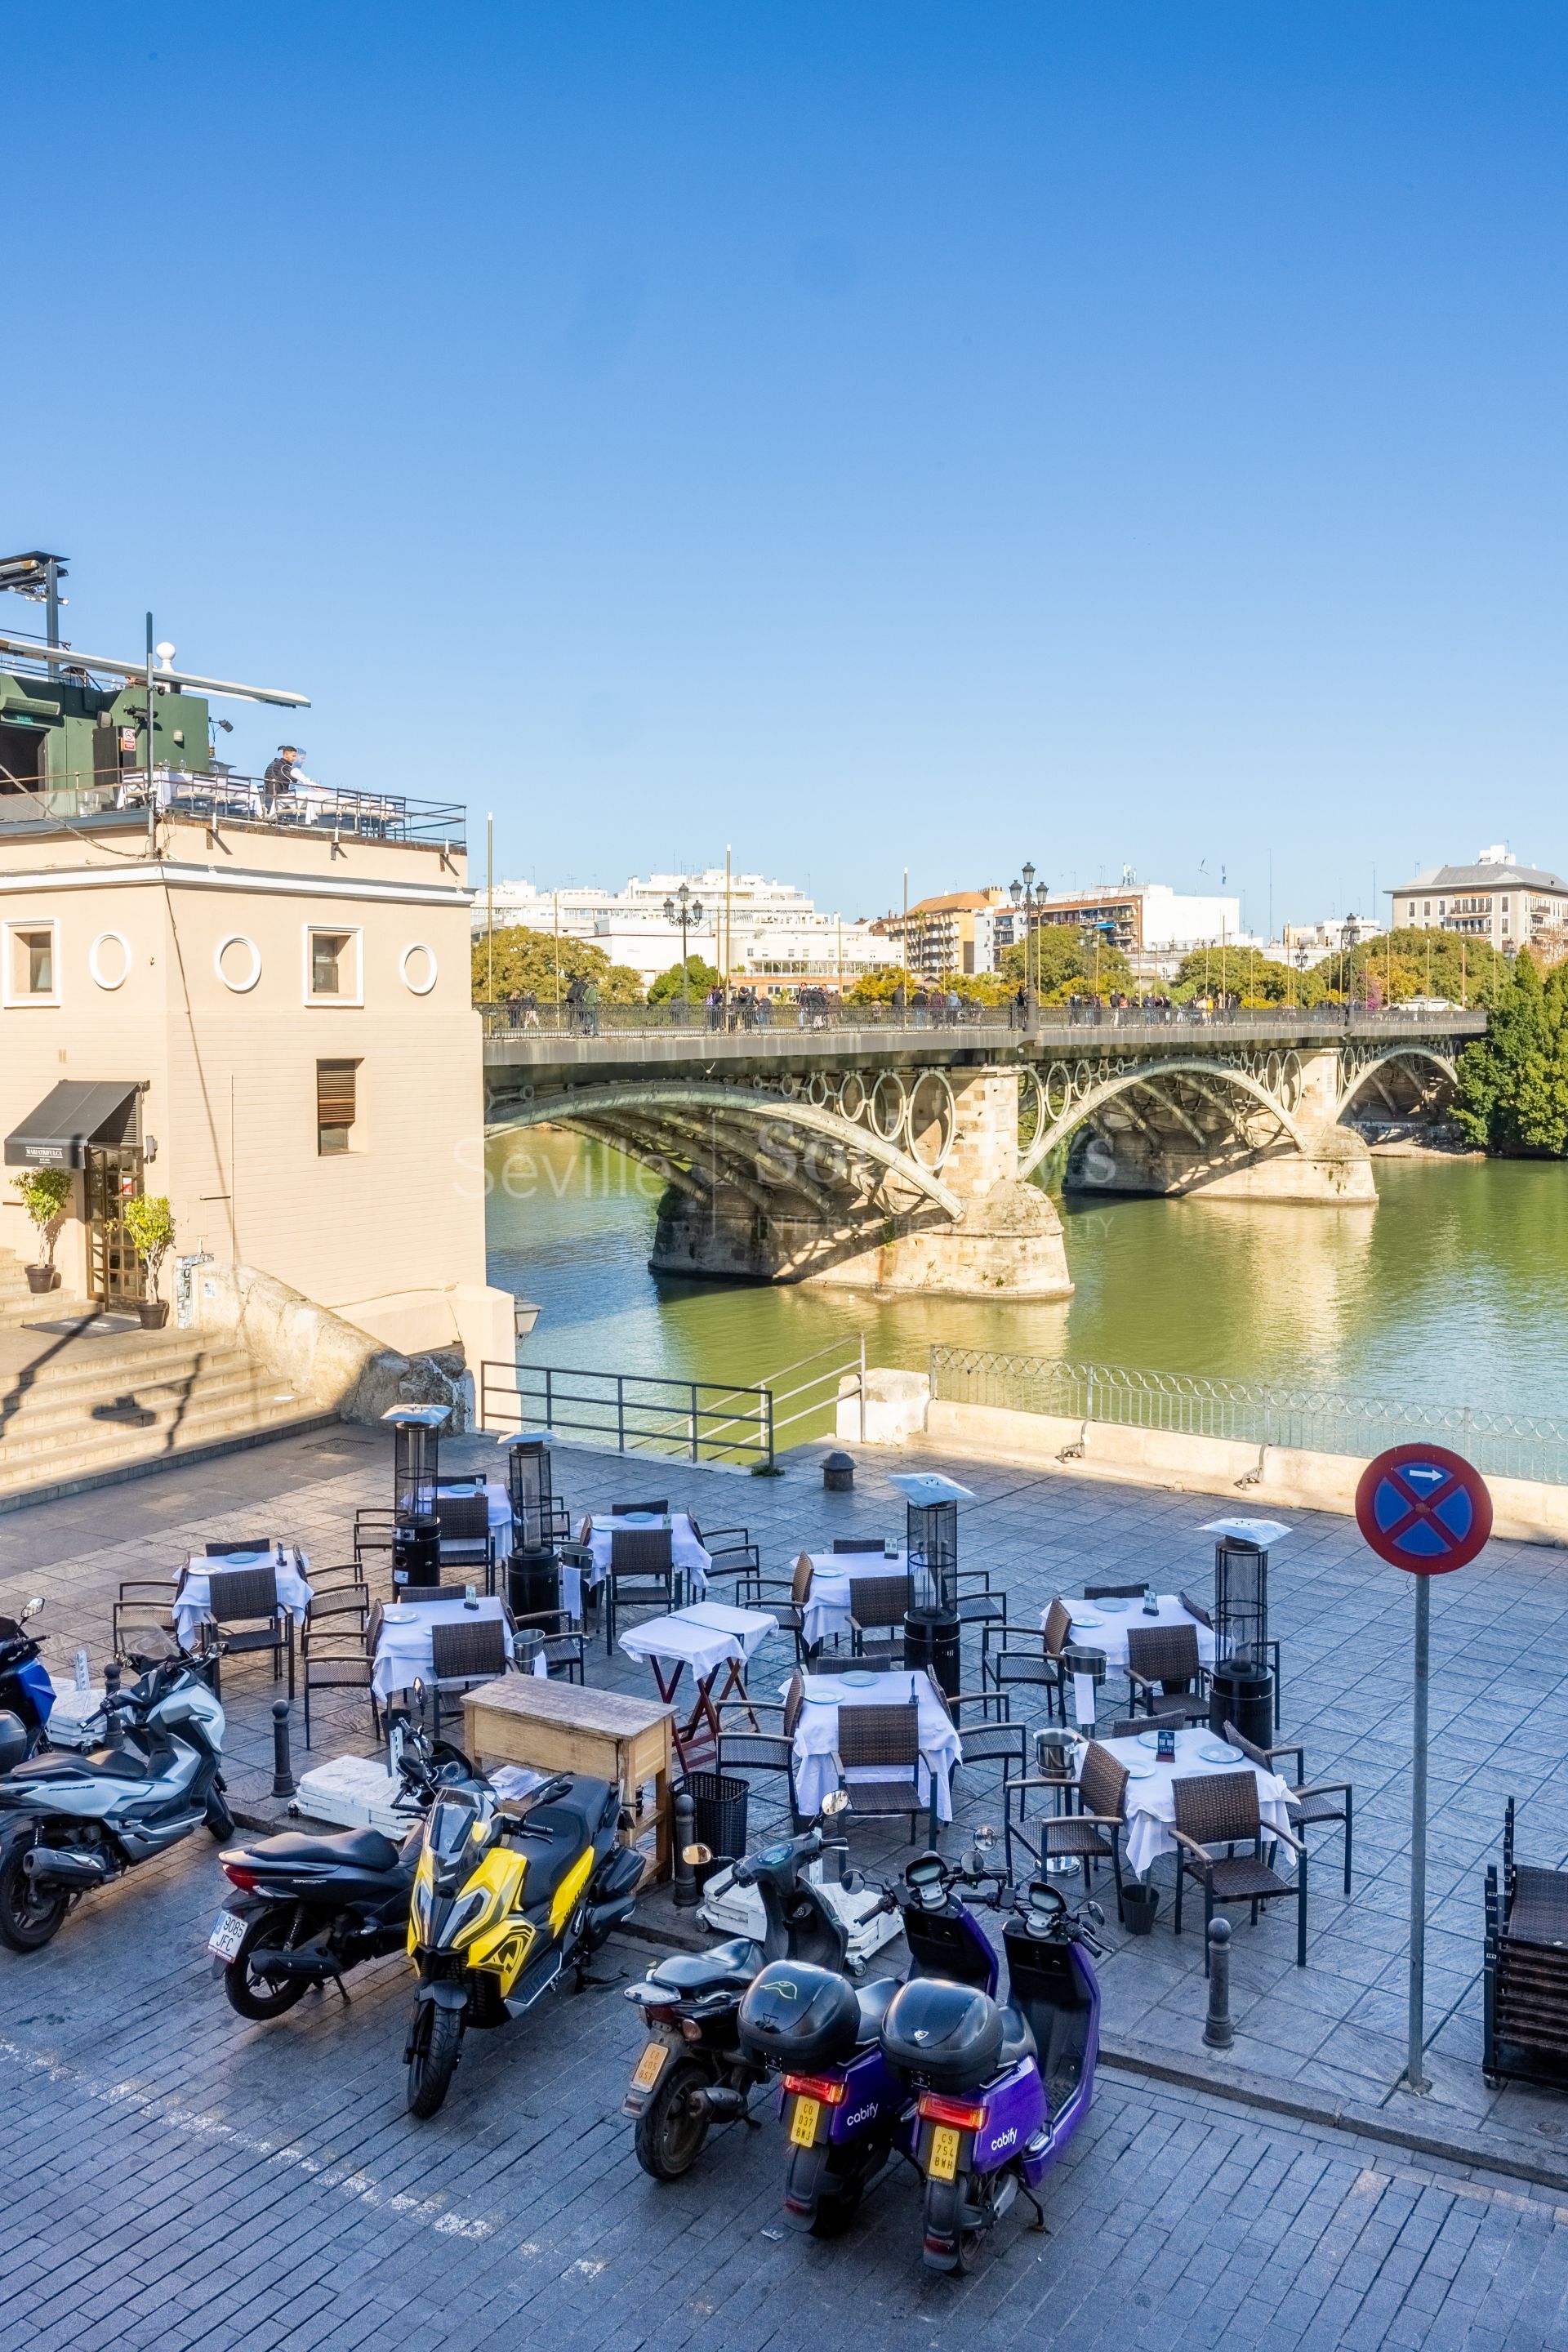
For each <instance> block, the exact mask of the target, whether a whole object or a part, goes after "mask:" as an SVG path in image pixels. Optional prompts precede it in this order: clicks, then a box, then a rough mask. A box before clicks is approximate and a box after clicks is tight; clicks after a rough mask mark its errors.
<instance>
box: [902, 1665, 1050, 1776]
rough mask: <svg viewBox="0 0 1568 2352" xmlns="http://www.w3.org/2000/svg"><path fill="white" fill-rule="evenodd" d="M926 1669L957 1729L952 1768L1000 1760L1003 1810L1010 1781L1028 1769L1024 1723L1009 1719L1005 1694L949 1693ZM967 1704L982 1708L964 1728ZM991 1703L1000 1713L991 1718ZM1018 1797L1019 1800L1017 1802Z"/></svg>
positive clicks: (984, 1692) (1026, 1727) (1026, 1738)
mask: <svg viewBox="0 0 1568 2352" xmlns="http://www.w3.org/2000/svg"><path fill="white" fill-rule="evenodd" d="M926 1672H927V1678H928V1680H929V1681H930V1683H931V1688H932V1689H933V1690H934V1691H935V1693H936V1695H937V1697H938V1699H939V1700H940V1701H941V1703H942V1706H944V1707H945V1708H946V1710H947V1713H948V1715H949V1716H950V1717H951V1718H952V1723H953V1725H954V1727H956V1728H958V1730H959V1732H960V1737H961V1741H962V1747H963V1753H962V1754H961V1755H960V1757H959V1759H958V1761H957V1763H956V1764H955V1765H954V1766H953V1770H954V1771H955V1772H968V1771H970V1770H971V1769H973V1767H974V1766H975V1765H976V1764H1000V1765H1001V1767H1002V1804H1003V1809H1004V1811H1005V1809H1006V1806H1007V1803H1008V1790H1009V1784H1011V1785H1013V1786H1016V1785H1017V1783H1018V1782H1019V1781H1021V1780H1023V1778H1024V1775H1025V1774H1026V1772H1027V1770H1028V1769H1029V1727H1028V1726H1027V1724H1024V1723H1014V1722H1013V1721H1012V1720H1011V1718H1010V1717H1009V1715H1008V1713H1007V1706H1008V1702H1007V1700H1006V1698H1005V1696H1003V1697H998V1695H997V1693H996V1692H995V1691H994V1690H990V1689H986V1690H978V1691H955V1692H952V1693H951V1694H950V1693H949V1692H947V1691H944V1690H943V1689H942V1685H941V1684H940V1683H939V1682H938V1681H937V1679H936V1677H935V1675H932V1674H931V1670H930V1668H929V1667H928V1668H927V1670H926ZM966 1706H977V1707H979V1708H981V1709H982V1711H983V1717H984V1719H983V1720H982V1721H981V1722H979V1723H972V1724H970V1725H969V1726H968V1727H967V1728H964V1726H963V1710H964V1708H965V1707H966ZM994 1706H1000V1707H1001V1709H1002V1713H1001V1715H1000V1716H999V1717H996V1718H995V1719H994V1720H993V1719H992V1717H991V1713H990V1710H991V1709H992V1708H993V1707H994ZM1020 1803H1021V1800H1020Z"/></svg>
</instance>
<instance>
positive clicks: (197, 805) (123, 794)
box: [0, 761, 468, 849]
mask: <svg viewBox="0 0 1568 2352" xmlns="http://www.w3.org/2000/svg"><path fill="white" fill-rule="evenodd" d="M153 786H154V796H155V798H156V799H157V803H158V814H159V815H160V816H169V817H181V816H185V817H192V818H195V819H196V820H198V821H200V822H203V823H205V824H215V825H224V824H242V825H260V826H262V827H264V828H265V829H266V830H267V831H268V832H274V833H307V834H321V833H331V834H345V833H346V834H350V835H356V836H358V837H360V838H363V839H367V840H377V841H412V842H421V843H425V844H426V845H429V844H434V843H437V842H439V843H441V844H443V845H445V846H446V847H447V848H451V849H460V848H462V847H463V845H464V841H465V833H466V826H467V821H468V812H467V810H466V809H465V808H464V806H463V804H462V803H461V802H459V801H450V802H447V801H411V800H409V799H407V798H406V797H405V795H404V794H403V793H383V792H373V791H360V790H358V789H357V788H355V787H354V786H352V785H345V786H342V787H339V786H337V785H327V784H321V783H312V784H310V785H308V786H305V787H303V788H300V789H296V790H294V791H292V792H289V793H273V792H272V791H271V790H270V789H269V788H268V783H267V781H266V779H265V777H261V776H246V775H241V774H240V773H239V772H237V770H232V769H231V770H226V771H223V772H219V771H216V770H208V769H195V768H170V767H168V766H167V765H166V764H165V763H163V761H160V762H159V764H158V765H157V766H156V767H155V768H154V770H153ZM146 813H147V771H146V769H145V768H144V767H143V768H139V769H138V768H128V769H127V770H125V772H123V774H122V775H121V776H120V777H119V778H118V779H116V780H115V781H113V782H105V781H103V780H102V779H101V778H100V777H99V776H97V775H96V774H95V773H94V772H90V771H89V770H87V769H74V770H71V771H69V772H68V773H66V774H63V775H59V776H51V777H48V778H47V779H45V780H43V781H42V782H38V783H37V784H36V785H32V784H24V785H21V786H19V787H18V786H12V787H10V788H8V789H7V790H6V792H5V794H4V796H3V797H0V825H43V826H47V825H51V824H95V823H102V822H103V821H105V820H106V819H113V818H116V817H128V818H132V819H134V820H135V821H137V822H139V823H144V822H145V819H146Z"/></svg>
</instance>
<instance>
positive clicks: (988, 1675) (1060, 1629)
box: [980, 1594, 1072, 1723]
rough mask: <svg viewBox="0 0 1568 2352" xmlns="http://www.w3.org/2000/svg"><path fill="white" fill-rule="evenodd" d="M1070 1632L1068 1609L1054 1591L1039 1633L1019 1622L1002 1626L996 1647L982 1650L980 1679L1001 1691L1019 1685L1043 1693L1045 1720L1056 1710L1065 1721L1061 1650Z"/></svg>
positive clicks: (1054, 1713) (1049, 1718)
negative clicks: (1000, 1643)
mask: <svg viewBox="0 0 1568 2352" xmlns="http://www.w3.org/2000/svg"><path fill="white" fill-rule="evenodd" d="M1071 1632H1072V1612H1071V1610H1070V1609H1069V1608H1068V1605H1067V1602H1066V1601H1064V1600H1062V1598H1061V1596H1060V1595H1059V1594H1058V1596H1057V1598H1056V1599H1055V1600H1054V1601H1052V1602H1051V1605H1050V1607H1049V1608H1048V1609H1047V1612H1046V1622H1045V1625H1044V1627H1043V1628H1042V1629H1041V1631H1040V1632H1039V1633H1034V1632H1031V1631H1030V1629H1029V1628H1028V1627H1026V1626H1023V1625H1013V1626H1009V1627H1006V1628H1005V1629H1004V1636H1003V1641H1002V1645H1001V1647H1000V1648H999V1649H995V1650H991V1651H989V1652H987V1653H986V1654H984V1655H983V1656H982V1658H981V1661H980V1672H981V1677H982V1679H983V1680H985V1681H989V1682H990V1683H991V1685H992V1686H993V1688H994V1689H995V1690H998V1691H1004V1690H1006V1689H1008V1688H1009V1687H1013V1686H1016V1685H1023V1686H1026V1687H1032V1688H1034V1689H1037V1690H1043V1691H1044V1692H1045V1694H1046V1721H1047V1723H1049V1722H1050V1721H1051V1719H1052V1717H1054V1716H1056V1715H1058V1714H1059V1715H1060V1716H1061V1719H1062V1721H1063V1722H1064V1723H1065V1722H1066V1721H1067V1702H1066V1699H1065V1698H1064V1696H1063V1693H1062V1651H1063V1648H1064V1646H1065V1645H1066V1643H1067V1641H1068V1636H1069V1635H1070V1633H1071Z"/></svg>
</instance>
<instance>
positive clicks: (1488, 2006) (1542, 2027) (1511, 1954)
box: [1481, 1797, 1568, 2091]
mask: <svg viewBox="0 0 1568 2352" xmlns="http://www.w3.org/2000/svg"><path fill="white" fill-rule="evenodd" d="M1482 1986H1483V1997H1482V2012H1483V2018H1484V2032H1485V2040H1484V2043H1483V2048H1482V2055H1481V2067H1482V2071H1483V2072H1484V2074H1486V2076H1487V2079H1488V2080H1489V2082H1494V2083H1502V2082H1507V2081H1513V2082H1521V2083H1539V2084H1542V2085H1545V2086H1547V2087H1550V2088H1551V2089H1552V2090H1556V2091H1562V2090H1563V2089H1564V2088H1568V1872H1563V1871H1560V1870H1542V1869H1540V1868H1538V1867H1531V1864H1528V1863H1516V1862H1515V1860H1514V1855H1513V1799H1512V1798H1511V1797H1510V1799H1509V1801H1508V1810H1507V1811H1506V1813H1505V1814H1504V1816H1503V1832H1502V1883H1501V1885H1499V1883H1498V1867H1497V1864H1496V1863H1495V1862H1494V1863H1489V1864H1487V1875H1486V1944H1485V1948H1484V1965H1483V1972H1482Z"/></svg>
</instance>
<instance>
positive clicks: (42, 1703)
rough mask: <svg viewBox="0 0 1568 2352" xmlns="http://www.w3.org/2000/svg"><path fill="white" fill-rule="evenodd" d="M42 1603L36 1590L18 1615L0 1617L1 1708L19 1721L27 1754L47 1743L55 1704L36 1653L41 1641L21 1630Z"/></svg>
mask: <svg viewBox="0 0 1568 2352" xmlns="http://www.w3.org/2000/svg"><path fill="white" fill-rule="evenodd" d="M43 1605H44V1603H43V1599H42V1596H41V1595H40V1594H37V1593H35V1594H34V1596H33V1598H32V1600H31V1601H28V1603H27V1605H26V1608H25V1609H24V1610H23V1612H22V1614H21V1616H20V1617H0V1710H3V1711H4V1712H5V1713H6V1714H9V1715H14V1716H15V1717H16V1718H17V1720H18V1722H19V1723H20V1724H21V1726H22V1728H23V1730H24V1731H25V1732H26V1735H27V1746H26V1754H27V1755H29V1756H32V1755H36V1754H37V1750H38V1749H39V1748H44V1747H47V1744H48V1738H47V1735H48V1721H49V1716H50V1714H51V1712H52V1711H53V1708H54V1704H55V1686H54V1685H53V1683H52V1682H51V1681H50V1680H49V1675H48V1669H47V1666H46V1665H45V1664H43V1662H42V1660H41V1659H40V1657H39V1655H38V1653H39V1651H40V1650H41V1648H42V1647H43V1644H42V1643H40V1642H38V1641H37V1640H36V1639H35V1638H34V1636H33V1635H32V1634H31V1633H26V1632H25V1631H24V1630H23V1629H24V1628H25V1627H26V1625H28V1624H30V1623H31V1622H32V1620H33V1619H34V1618H35V1617H36V1616H37V1613H38V1612H39V1610H40V1609H42V1607H43Z"/></svg>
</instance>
